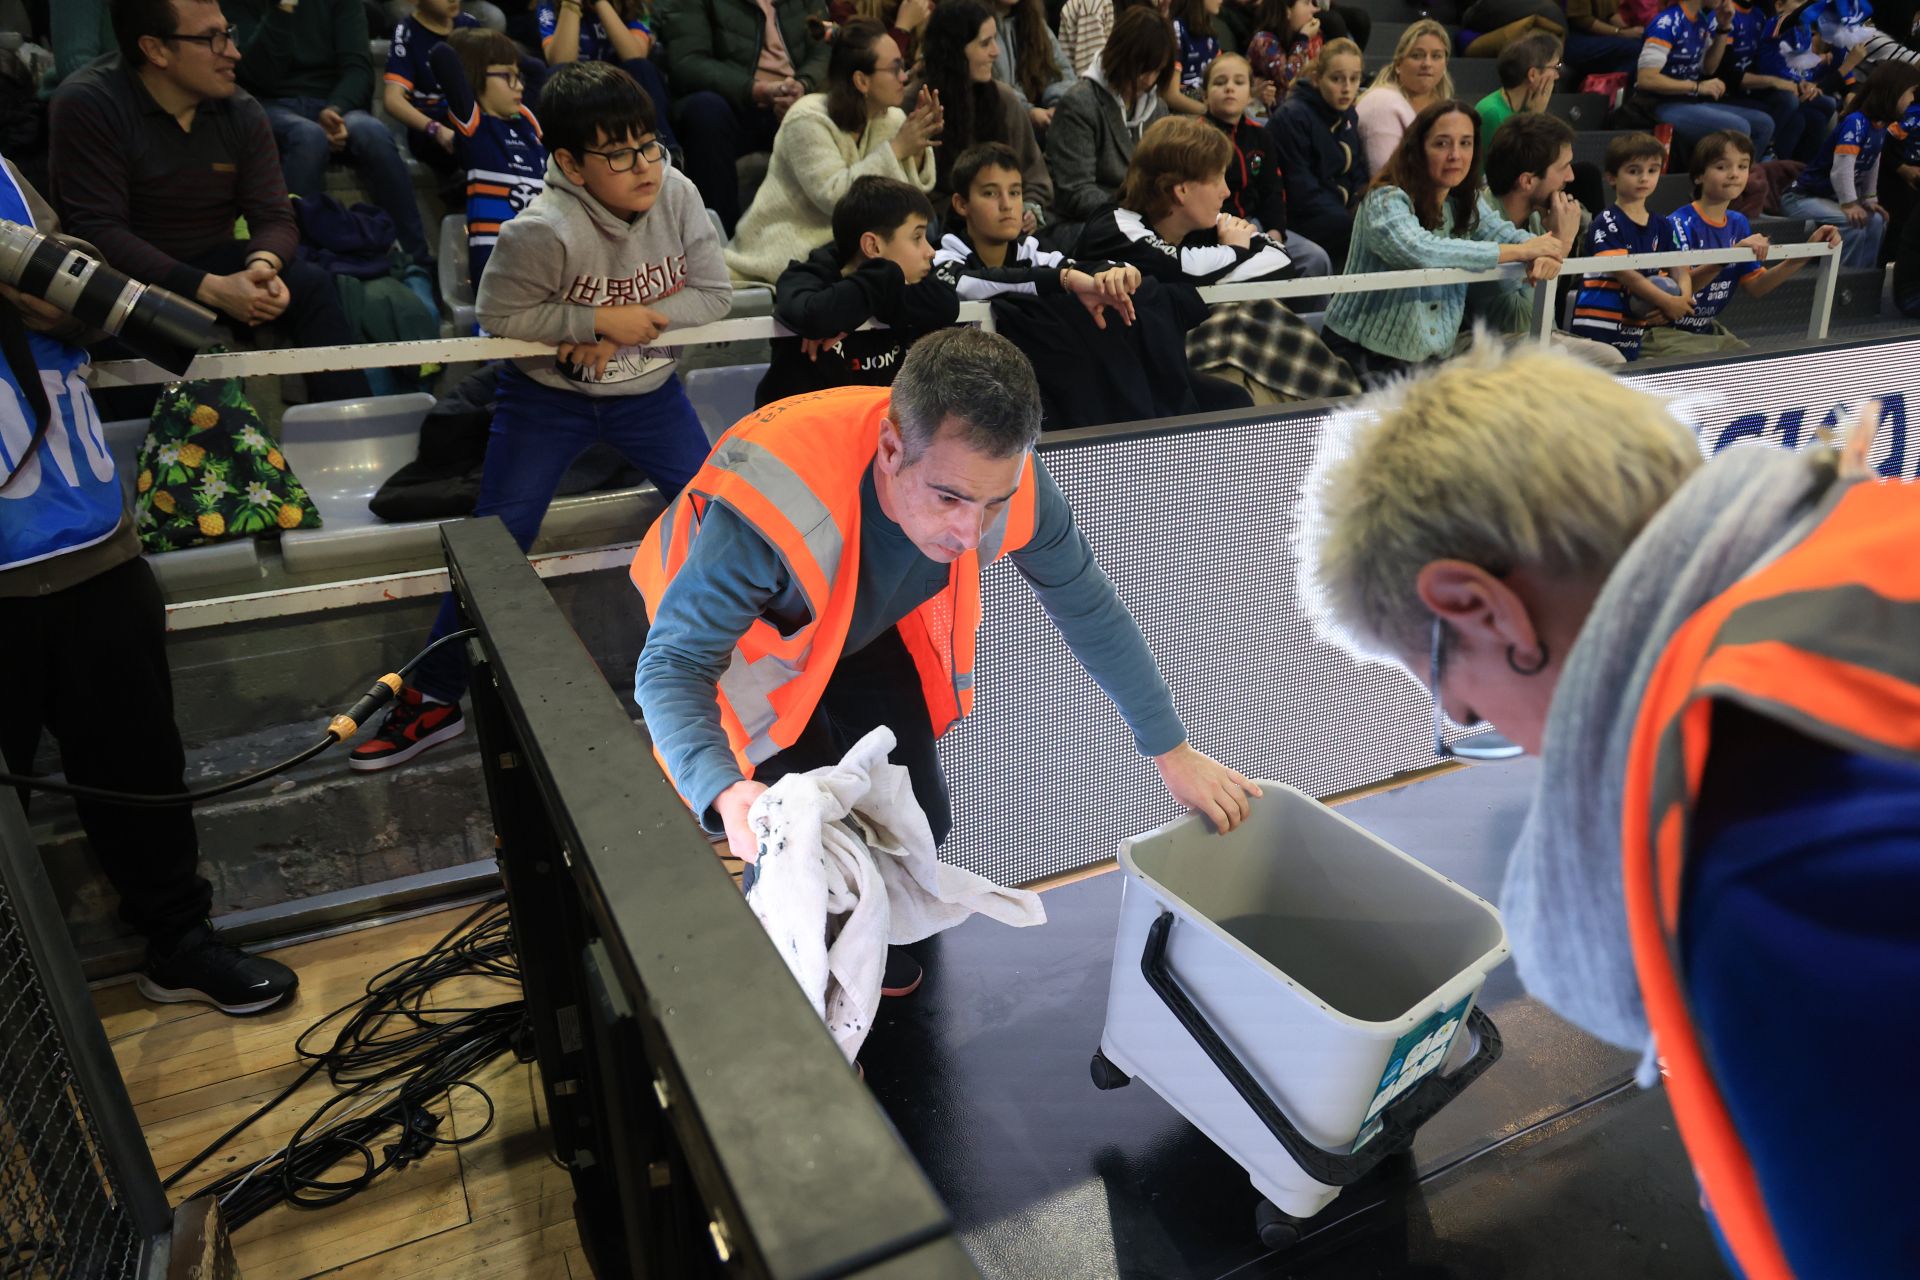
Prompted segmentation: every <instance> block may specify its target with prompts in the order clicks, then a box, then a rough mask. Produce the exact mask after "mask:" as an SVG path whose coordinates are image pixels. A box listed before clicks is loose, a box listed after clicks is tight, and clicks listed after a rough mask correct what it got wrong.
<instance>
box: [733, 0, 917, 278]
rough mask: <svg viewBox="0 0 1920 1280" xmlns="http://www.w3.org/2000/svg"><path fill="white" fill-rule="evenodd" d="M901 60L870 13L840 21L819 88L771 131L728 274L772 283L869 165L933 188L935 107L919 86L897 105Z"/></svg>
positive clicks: (804, 250)
mask: <svg viewBox="0 0 1920 1280" xmlns="http://www.w3.org/2000/svg"><path fill="white" fill-rule="evenodd" d="M906 89H907V69H906V66H905V65H904V62H903V60H902V59H901V57H900V51H899V47H898V46H896V45H895V44H894V43H893V37H892V36H890V35H888V34H887V31H886V28H885V27H882V26H881V25H880V24H879V23H877V22H875V21H873V20H872V19H871V18H855V19H854V20H853V21H851V22H845V23H842V24H840V26H839V27H838V29H837V30H836V31H835V33H834V37H833V58H832V61H831V62H829V63H828V66H827V91H826V92H825V93H810V94H808V95H807V96H806V97H804V98H802V99H800V101H799V102H797V103H795V104H794V107H793V110H791V111H789V112H788V113H787V119H786V122H785V123H784V124H782V125H781V126H780V132H779V133H777V134H775V135H774V138H773V160H772V162H771V163H770V164H769V165H768V167H767V177H766V181H764V182H762V183H761V184H760V190H759V191H758V192H757V193H756V194H755V195H754V197H753V204H752V205H751V206H750V207H749V208H748V209H747V212H746V215H745V216H744V217H742V218H741V219H740V229H739V231H738V233H737V234H736V235H735V236H734V238H733V242H732V243H731V244H729V245H728V246H727V269H728V270H730V271H732V272H733V274H734V276H735V278H737V279H740V280H746V281H755V282H761V283H765V284H772V283H773V282H774V281H776V280H778V279H779V278H780V274H781V272H783V271H785V270H786V269H787V264H788V263H790V262H793V261H795V260H796V259H800V258H805V257H806V256H807V255H808V254H810V253H812V252H813V251H814V250H815V249H817V248H819V247H820V246H821V245H823V244H826V243H827V242H828V241H829V240H831V239H832V238H833V211H834V209H835V208H836V207H837V206H838V205H839V203H840V201H841V200H842V198H844V197H845V196H846V194H847V189H848V188H849V187H851V186H852V185H853V183H854V181H855V180H857V179H859V178H862V177H865V176H867V175H869V174H875V175H878V176H880V177H883V178H895V179H898V180H900V181H903V182H907V183H911V184H912V185H913V186H915V187H918V188H919V189H920V190H922V191H930V190H932V189H933V180H934V173H935V169H936V165H935V163H934V158H933V147H932V143H933V140H934V139H935V138H937V137H939V136H940V130H941V108H940V104H939V103H937V102H935V101H934V99H933V94H932V92H931V91H930V90H927V89H922V90H921V91H920V100H919V101H918V102H916V103H915V104H914V109H913V114H912V115H908V114H906V113H905V112H903V111H902V110H901V103H902V102H903V101H904V100H905V97H906Z"/></svg>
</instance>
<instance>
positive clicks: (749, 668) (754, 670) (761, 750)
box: [720, 649, 812, 764]
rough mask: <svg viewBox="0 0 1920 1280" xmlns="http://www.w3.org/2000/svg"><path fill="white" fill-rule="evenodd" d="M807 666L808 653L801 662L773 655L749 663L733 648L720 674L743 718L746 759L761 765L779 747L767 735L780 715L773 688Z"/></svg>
mask: <svg viewBox="0 0 1920 1280" xmlns="http://www.w3.org/2000/svg"><path fill="white" fill-rule="evenodd" d="M808 652H809V653H811V652H812V650H811V649H809V650H808ZM805 667H806V654H802V655H801V656H800V661H799V662H798V663H790V662H787V661H786V660H784V659H782V658H778V657H775V656H774V655H772V654H768V655H767V656H766V657H764V658H762V659H760V661H758V662H748V661H747V658H746V655H745V654H743V653H741V652H740V650H738V649H735V650H734V651H733V661H732V662H731V663H730V664H729V665H728V667H727V669H726V671H725V672H723V673H722V674H721V676H720V692H721V693H722V694H724V695H725V696H726V699H727V705H728V706H730V707H732V708H733V714H734V715H736V716H738V717H739V718H740V727H741V729H742V730H744V731H745V733H746V735H747V759H749V760H751V761H752V762H753V763H755V764H759V763H760V762H761V761H762V760H765V759H767V758H768V757H769V756H771V755H773V754H774V753H775V752H777V751H779V750H780V744H779V743H777V742H775V741H774V740H773V739H772V738H771V737H769V736H768V731H769V730H770V729H772V728H773V723H774V721H775V720H777V719H778V718H779V716H778V714H777V713H776V712H775V711H774V709H773V702H772V701H771V699H772V697H773V691H774V690H775V689H778V688H779V687H780V686H781V685H784V684H785V683H787V681H789V680H791V679H793V678H794V677H795V676H797V675H799V674H800V672H801V671H802V670H804V669H805Z"/></svg>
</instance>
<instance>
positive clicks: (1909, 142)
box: [1882, 102, 1920, 185]
mask: <svg viewBox="0 0 1920 1280" xmlns="http://www.w3.org/2000/svg"><path fill="white" fill-rule="evenodd" d="M1887 147H1888V148H1889V150H1888V153H1887V162H1888V163H1889V164H1916V165H1920V102H1916V103H1914V104H1913V105H1912V106H1911V107H1908V108H1907V114H1905V115H1903V116H1901V117H1900V118H1899V119H1898V120H1895V121H1894V122H1893V123H1892V124H1890V125H1888V126H1887ZM1882 185H1884V184H1882Z"/></svg>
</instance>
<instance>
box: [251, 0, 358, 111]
mask: <svg viewBox="0 0 1920 1280" xmlns="http://www.w3.org/2000/svg"><path fill="white" fill-rule="evenodd" d="M221 8H222V9H223V10H224V11H225V13H226V15H227V21H228V22H230V23H232V24H233V29H234V32H235V37H236V39H237V40H238V42H239V46H240V54H241V57H240V65H239V68H238V72H239V77H240V87H241V88H243V89H245V90H246V91H247V92H248V93H251V94H252V95H253V96H254V97H256V98H261V99H272V98H323V99H325V100H326V103H327V105H328V106H330V107H333V108H335V109H336V110H339V111H341V112H347V111H365V110H367V109H368V108H369V107H370V106H371V105H372V103H373V57H372V55H371V54H370V53H369V52H368V43H367V12H366V10H365V9H364V8H362V7H361V3H360V0H299V4H298V6H297V7H296V8H295V9H294V11H293V12H292V13H287V12H286V11H285V10H283V9H281V8H280V6H279V5H278V4H276V3H275V2H274V0H222V5H221Z"/></svg>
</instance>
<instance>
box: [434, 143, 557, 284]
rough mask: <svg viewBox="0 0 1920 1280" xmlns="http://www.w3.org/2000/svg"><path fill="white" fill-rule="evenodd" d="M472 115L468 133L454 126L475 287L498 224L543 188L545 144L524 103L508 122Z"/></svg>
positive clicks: (469, 269)
mask: <svg viewBox="0 0 1920 1280" xmlns="http://www.w3.org/2000/svg"><path fill="white" fill-rule="evenodd" d="M475 114H476V115H477V116H478V117H479V118H478V120H477V121H476V122H473V126H472V129H471V131H469V130H468V129H466V128H464V127H462V126H461V122H459V121H455V127H456V128H460V131H461V133H462V135H463V136H462V139H461V154H462V158H463V159H464V160H465V162H466V165H467V279H468V280H469V281H470V282H471V283H472V284H473V287H474V288H475V289H478V288H479V287H480V273H481V272H483V271H485V270H486V268H487V259H488V258H490V257H491V256H493V246H494V245H496V244H498V243H499V241H500V228H501V226H503V225H504V224H506V223H508V222H510V221H512V220H513V216H514V215H515V214H517V213H519V212H520V211H521V210H522V209H524V208H526V207H527V206H528V205H530V204H532V203H533V201H534V199H535V197H537V196H538V195H539V194H540V193H541V191H543V190H545V188H546V185H547V182H546V179H547V148H546V145H545V144H544V143H543V142H541V140H540V122H539V121H538V120H536V119H534V117H533V112H531V111H529V110H527V109H526V108H525V107H522V108H520V114H519V115H517V116H515V117H514V118H513V119H511V120H502V119H500V117H498V116H490V115H486V114H484V113H479V112H476V113H475Z"/></svg>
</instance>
